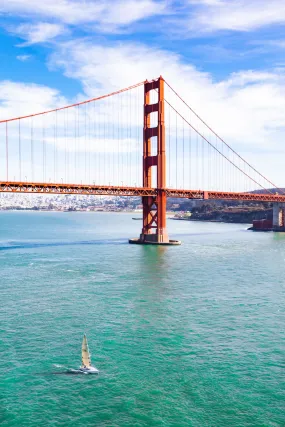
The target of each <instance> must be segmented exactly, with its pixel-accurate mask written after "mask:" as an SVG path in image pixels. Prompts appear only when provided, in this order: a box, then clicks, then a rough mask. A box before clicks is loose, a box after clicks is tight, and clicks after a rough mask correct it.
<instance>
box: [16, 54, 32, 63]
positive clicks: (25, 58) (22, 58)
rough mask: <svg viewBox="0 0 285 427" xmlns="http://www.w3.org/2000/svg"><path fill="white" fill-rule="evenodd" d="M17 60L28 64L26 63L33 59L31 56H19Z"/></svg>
mask: <svg viewBox="0 0 285 427" xmlns="http://www.w3.org/2000/svg"><path fill="white" fill-rule="evenodd" d="M16 58H17V59H18V61H21V62H26V61H29V59H30V58H31V55H18V56H16Z"/></svg>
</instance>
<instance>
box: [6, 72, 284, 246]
mask: <svg viewBox="0 0 285 427" xmlns="http://www.w3.org/2000/svg"><path fill="white" fill-rule="evenodd" d="M0 150H1V154H0V191H1V192H18V193H51V194H85V195H91V194H92V195H113V196H141V197H142V203H143V228H142V232H141V235H140V238H139V239H134V240H133V241H132V242H136V243H154V244H169V243H175V242H174V241H171V240H169V238H168V234H167V229H166V200H167V197H178V198H188V199H220V200H221V199H227V200H247V201H266V202H275V203H276V206H278V212H277V216H278V221H279V223H278V225H279V226H284V209H283V208H282V205H280V204H279V203H285V193H284V192H283V191H282V190H279V189H278V188H277V187H276V185H274V183H272V182H271V181H270V180H269V179H267V178H266V177H265V176H263V175H262V174H261V173H259V172H258V171H257V170H256V169H255V168H254V167H253V166H252V165H250V164H249V163H248V162H247V161H246V160H245V159H243V158H242V157H241V156H240V155H239V154H238V153H237V152H235V151H234V150H233V149H232V148H231V147H230V146H229V145H228V144H227V143H226V142H225V141H224V140H223V139H222V138H221V137H220V136H219V135H218V134H217V133H216V132H215V131H214V130H213V129H211V128H210V127H209V126H208V125H207V124H206V123H205V122H204V121H203V120H202V119H201V118H200V117H199V116H198V115H197V114H196V113H195V111H194V110H193V109H192V108H191V107H190V106H189V105H188V104H187V103H186V102H185V101H184V100H183V98H182V97H180V96H179V95H178V94H177V93H176V92H175V90H174V89H173V88H172V87H171V86H170V85H169V84H168V83H167V82H166V81H165V80H164V79H163V78H162V77H159V78H158V79H155V80H152V81H144V82H141V83H138V84H136V85H133V86H130V87H128V88H125V89H122V90H119V91H116V92H113V93H110V94H107V95H104V96H100V97H97V98H94V99H90V100H87V101H83V102H79V103H76V104H73V105H68V106H66V107H62V108H56V109H53V110H49V111H45V112H41V113H37V114H31V115H26V116H22V117H17V118H12V119H8V120H2V121H0ZM268 188H270V190H268ZM256 190H259V191H258V192H253V191H256ZM275 216H276V215H275ZM282 221H283V222H282Z"/></svg>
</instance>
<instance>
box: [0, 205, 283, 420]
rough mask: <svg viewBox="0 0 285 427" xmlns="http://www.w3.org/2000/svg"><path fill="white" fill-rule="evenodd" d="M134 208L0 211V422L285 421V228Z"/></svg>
mask: <svg viewBox="0 0 285 427" xmlns="http://www.w3.org/2000/svg"><path fill="white" fill-rule="evenodd" d="M132 216H134V215H130V214H105V213H43V212H38V213H36V212H3V213H0V284H1V286H0V297H1V309H0V310H1V312H0V322H1V335H0V338H1V361H0V372H1V401H0V420H1V426H2V425H3V426H120V427H123V426H177V427H178V426H195V427H212V426H215V427H222V426H226V427H246V426H256V427H269V426H278V427H279V426H282V427H284V426H285V380H284V378H285V354H284V352H285V335H284V327H285V316H284V306H285V236H284V235H282V234H273V233H253V232H249V231H246V226H244V225H229V224H213V223H198V222H195V223H191V222H183V221H168V226H169V231H170V234H171V236H172V237H174V238H178V239H181V240H182V241H183V245H182V246H180V247H149V246H148V247H146V246H136V245H129V244H128V243H127V239H128V238H129V237H137V236H138V235H139V232H140V227H141V223H140V222H139V221H132V219H131V217H132ZM84 332H86V334H87V337H88V340H89V346H90V350H91V352H92V361H93V363H94V365H95V366H96V367H97V368H98V369H99V370H100V374H99V375H98V376H97V375H96V376H92V375H68V374H66V371H67V370H68V369H77V368H78V366H79V365H80V351H81V341H82V336H83V333H84Z"/></svg>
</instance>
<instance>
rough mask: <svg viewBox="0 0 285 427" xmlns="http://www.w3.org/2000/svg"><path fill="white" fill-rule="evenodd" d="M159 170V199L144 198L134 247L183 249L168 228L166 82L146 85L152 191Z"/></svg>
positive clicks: (146, 156) (146, 166)
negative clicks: (154, 97) (154, 117)
mask: <svg viewBox="0 0 285 427" xmlns="http://www.w3.org/2000/svg"><path fill="white" fill-rule="evenodd" d="M152 91H155V92H156V95H157V102H156V103H154V104H151V92H152ZM151 113H157V126H155V127H151V120H150V117H151V116H150V115H151ZM152 138H156V154H155V155H153V154H152V152H153V150H152V148H153V146H152ZM154 167H156V196H143V197H142V205H143V228H142V232H141V234H140V237H139V238H138V239H131V240H130V241H129V242H130V243H137V244H153V245H179V244H180V243H181V242H180V241H178V240H170V239H169V237H168V233H167V228H166V199H167V197H166V154H165V123H164V80H163V78H162V77H161V76H160V77H159V78H158V79H157V80H153V81H151V82H148V81H146V82H145V84H144V129H143V187H147V188H152V187H153V183H152V178H153V173H152V172H153V168H154Z"/></svg>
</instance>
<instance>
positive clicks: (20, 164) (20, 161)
mask: <svg viewBox="0 0 285 427" xmlns="http://www.w3.org/2000/svg"><path fill="white" fill-rule="evenodd" d="M18 125H19V129H18V131H19V178H20V179H19V180H20V182H21V181H22V147H21V120H19V123H18Z"/></svg>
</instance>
